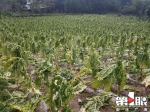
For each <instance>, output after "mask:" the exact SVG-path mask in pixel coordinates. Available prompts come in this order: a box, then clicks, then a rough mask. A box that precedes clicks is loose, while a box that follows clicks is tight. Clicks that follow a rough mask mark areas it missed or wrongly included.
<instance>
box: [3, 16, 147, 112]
mask: <svg viewBox="0 0 150 112" xmlns="http://www.w3.org/2000/svg"><path fill="white" fill-rule="evenodd" d="M149 31H150V23H149V21H148V20H141V19H139V18H137V17H133V16H121V17H118V16H117V15H55V16H53V15H51V16H44V17H25V18H20V17H17V18H15V17H13V18H11V17H9V18H7V17H2V18H1V20H0V111H1V112H11V111H12V112H13V111H14V110H18V111H21V112H33V111H34V110H35V109H36V107H37V104H38V103H39V102H41V101H42V100H44V101H45V102H46V103H47V105H48V107H49V109H50V111H51V112H58V111H62V112H71V111H72V109H71V107H70V105H69V102H70V100H71V99H73V98H74V97H75V96H76V95H78V94H80V93H81V92H82V91H83V90H84V89H85V88H87V85H89V84H90V85H91V86H92V88H95V89H98V88H99V87H103V88H104V90H105V91H106V92H104V93H102V94H99V95H96V96H94V95H93V97H92V98H90V99H88V100H87V101H86V103H84V104H83V105H82V106H81V109H80V111H81V112H91V111H94V112H97V111H99V110H100V108H101V107H102V106H104V104H105V102H106V101H107V100H108V99H109V98H111V97H113V96H116V95H119V94H120V92H121V91H122V90H123V89H124V87H125V86H126V84H127V83H126V82H127V78H126V77H127V76H128V75H130V76H128V77H135V78H134V81H139V78H140V79H141V82H142V81H143V80H144V79H145V78H146V77H148V76H149V75H150V74H149V67H150V60H149V55H150V50H149V43H150V33H149ZM88 75H91V76H92V79H91V80H90V81H87V76H88ZM147 80H148V79H147ZM114 84H115V85H117V86H116V88H117V89H116V90H117V92H116V93H111V87H112V85H114ZM144 84H145V87H148V86H149V80H148V81H147V82H145V83H144ZM43 86H44V89H43ZM126 87H127V86H126ZM112 105H113V104H112Z"/></svg>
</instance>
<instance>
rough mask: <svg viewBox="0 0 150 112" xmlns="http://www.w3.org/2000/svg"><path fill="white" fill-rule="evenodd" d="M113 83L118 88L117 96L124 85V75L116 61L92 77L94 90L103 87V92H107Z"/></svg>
mask: <svg viewBox="0 0 150 112" xmlns="http://www.w3.org/2000/svg"><path fill="white" fill-rule="evenodd" d="M115 83H116V84H117V86H118V89H117V93H118V94H119V92H120V90H122V89H123V87H124V85H125V84H126V73H125V69H124V66H123V64H122V62H121V61H118V62H117V63H116V64H113V65H109V66H107V67H106V68H104V69H103V70H102V71H100V72H98V73H97V74H96V76H95V77H94V80H93V82H92V86H93V87H94V88H99V87H100V86H104V89H105V91H108V92H109V91H110V89H111V86H112V84H115Z"/></svg>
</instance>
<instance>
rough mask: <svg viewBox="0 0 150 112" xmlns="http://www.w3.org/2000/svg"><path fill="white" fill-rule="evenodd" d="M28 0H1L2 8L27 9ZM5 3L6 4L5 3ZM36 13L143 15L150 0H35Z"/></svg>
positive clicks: (34, 8) (0, 5)
mask: <svg viewBox="0 0 150 112" xmlns="http://www.w3.org/2000/svg"><path fill="white" fill-rule="evenodd" d="M26 3H27V0H1V1H0V9H1V10H2V9H4V10H8V8H7V9H5V8H3V7H4V6H5V5H6V4H11V7H10V8H9V9H10V10H11V11H17V12H22V11H27V8H26V7H25V4H26ZM4 4H5V5H4ZM30 6H31V9H30V10H28V11H30V12H34V13H43V12H45V13H52V12H61V13H112V12H113V13H114V12H115V13H123V14H136V15H143V14H145V13H146V12H148V13H149V7H150V0H33V3H32V4H30Z"/></svg>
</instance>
